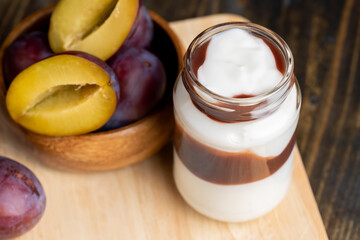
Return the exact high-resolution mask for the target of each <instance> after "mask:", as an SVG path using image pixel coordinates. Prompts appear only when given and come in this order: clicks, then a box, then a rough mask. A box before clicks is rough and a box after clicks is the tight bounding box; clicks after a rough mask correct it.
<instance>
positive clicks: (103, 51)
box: [49, 0, 140, 60]
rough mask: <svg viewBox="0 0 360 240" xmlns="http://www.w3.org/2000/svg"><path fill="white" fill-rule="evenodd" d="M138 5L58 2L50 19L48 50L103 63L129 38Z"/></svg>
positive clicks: (108, 0) (129, 1) (111, 0)
mask: <svg viewBox="0 0 360 240" xmlns="http://www.w3.org/2000/svg"><path fill="white" fill-rule="evenodd" d="M139 5H140V3H139V0H76V1H74V0H61V1H60V2H59V3H58V5H57V6H56V8H55V10H54V12H53V14H52V16H51V19H50V29H49V42H50V47H51V49H52V50H53V51H54V52H56V53H59V52H63V51H69V50H78V51H83V52H87V53H90V54H92V55H95V56H97V57H98V58H100V59H102V60H106V59H108V58H109V57H111V56H112V55H113V54H114V53H115V52H116V51H117V50H118V49H119V48H120V46H121V45H122V43H123V42H124V41H125V39H126V38H127V36H128V35H129V33H130V30H131V28H132V26H133V24H134V22H135V19H136V16H137V13H138V10H139Z"/></svg>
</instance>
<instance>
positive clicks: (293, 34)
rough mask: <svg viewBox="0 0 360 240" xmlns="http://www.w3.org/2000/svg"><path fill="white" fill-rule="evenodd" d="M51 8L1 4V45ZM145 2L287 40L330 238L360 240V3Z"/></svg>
mask: <svg viewBox="0 0 360 240" xmlns="http://www.w3.org/2000/svg"><path fill="white" fill-rule="evenodd" d="M54 2H56V0H1V1H0V42H2V41H3V40H4V39H5V37H6V35H7V34H8V33H9V31H10V30H11V29H12V28H13V27H14V26H15V25H16V24H18V23H19V21H20V20H21V19H23V18H24V17H25V16H27V15H29V14H30V13H32V12H33V11H35V10H37V9H39V8H42V7H44V6H47V5H48V4H50V3H54ZM144 3H145V5H147V6H148V8H149V9H152V10H154V11H155V12H157V13H159V14H160V15H161V16H163V17H164V18H165V19H167V20H169V21H173V20H179V19H184V18H189V17H196V16H203V15H209V14H214V13H219V12H227V13H235V14H240V15H242V16H245V17H246V18H248V19H250V20H251V21H253V22H255V23H258V24H261V25H263V26H266V27H268V28H270V29H272V30H274V31H275V32H277V33H279V34H280V35H281V36H282V37H283V38H284V39H285V40H286V41H287V43H288V44H289V46H290V48H291V49H292V52H293V54H294V57H295V70H296V75H297V78H298V80H299V82H300V85H301V88H302V92H303V106H302V112H301V117H300V122H299V127H298V144H299V147H300V152H301V154H302V157H303V160H304V163H305V167H306V171H307V173H308V175H309V177H310V183H311V186H312V188H313V191H314V193H315V197H316V201H317V203H318V206H319V208H320V213H321V215H322V218H323V221H324V224H325V227H326V230H327V232H328V235H329V238H330V239H339V240H343V239H344V240H347V239H349V240H355V239H360V187H359V186H360V61H359V54H360V1H358V0H344V1H342V0H330V1H327V0H315V1H314V0H283V1H280V0H263V1H258V0H255V1H254V0H252V1H251V0H177V1H175V0H174V1H168V0H144ZM0 130H1V131H7V130H6V129H0ZM3 133H4V132H0V134H3ZM0 144H6V143H0Z"/></svg>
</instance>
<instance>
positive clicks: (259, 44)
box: [198, 29, 282, 97]
mask: <svg viewBox="0 0 360 240" xmlns="http://www.w3.org/2000/svg"><path fill="white" fill-rule="evenodd" d="M281 79H282V74H281V73H280V72H279V71H278V69H277V68H276V62H275V58H274V55H273V53H272V52H271V49H270V48H269V46H268V45H267V44H266V43H265V42H264V41H263V40H262V39H260V38H257V37H254V36H252V35H251V34H249V33H248V32H247V31H245V30H242V29H231V30H228V31H224V32H222V33H219V34H217V35H215V36H214V37H213V38H212V39H211V41H210V44H209V46H208V48H207V52H206V59H205V61H204V63H203V65H202V66H200V68H199V70H198V80H199V82H200V83H201V84H202V85H204V86H205V87H206V88H207V89H209V90H210V91H212V92H214V93H217V94H219V95H221V96H224V97H233V96H236V95H240V94H250V95H259V94H261V93H264V92H266V91H269V90H271V89H273V88H274V87H275V86H276V85H277V84H278V83H279V82H280V80H281Z"/></svg>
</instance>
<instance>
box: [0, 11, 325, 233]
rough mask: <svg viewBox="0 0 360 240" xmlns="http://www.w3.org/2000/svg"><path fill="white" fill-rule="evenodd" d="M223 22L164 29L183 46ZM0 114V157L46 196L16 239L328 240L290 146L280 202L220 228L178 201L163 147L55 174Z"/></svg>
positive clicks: (182, 24)
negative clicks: (118, 164)
mask: <svg viewBox="0 0 360 240" xmlns="http://www.w3.org/2000/svg"><path fill="white" fill-rule="evenodd" d="M229 20H242V18H240V17H239V16H235V15H230V16H229V15H226V14H223V15H214V16H211V17H203V18H197V19H191V20H184V21H179V22H175V23H172V25H171V26H172V27H173V28H174V30H175V31H176V32H177V33H178V35H179V36H183V37H184V38H183V39H182V41H183V43H184V45H187V44H188V43H189V42H190V40H191V39H192V38H194V36H195V35H196V34H197V33H198V32H199V31H201V30H202V29H203V28H205V27H208V26H211V25H213V24H216V23H219V22H223V21H229ZM185 36H186V37H185ZM0 111H1V114H0V116H2V118H1V120H0V123H1V124H0V129H1V132H2V134H1V135H0V140H1V143H3V144H0V155H4V156H7V157H10V158H13V159H16V160H17V161H19V162H21V163H23V164H24V165H26V166H27V167H29V168H30V169H32V170H33V171H34V173H35V174H36V175H37V176H38V177H39V179H40V181H41V182H42V184H43V186H44V190H45V192H46V196H47V207H46V210H45V214H44V216H43V218H42V220H41V221H40V223H39V224H38V225H36V227H35V228H34V229H33V230H32V231H30V232H28V233H27V234H25V235H23V236H22V237H20V238H19V239H23V240H30V239H36V240H41V239H44V240H45V239H52V240H62V239H69V240H72V239H74V240H75V239H76V240H81V239H84V240H85V239H86V240H98V239H107V240H112V239H114V240H115V239H141V240H142V239H160V240H162V239H164V240H165V239H166V240H167V239H175V240H176V239H179V240H183V239H207V240H212V239H214V240H218V239H259V240H260V239H264V240H270V239H271V240H279V239H280V240H289V239H319V240H327V239H328V238H327V235H326V231H325V228H324V225H323V223H322V220H321V216H320V213H319V210H318V208H317V205H316V202H315V199H314V196H313V194H312V191H311V187H310V184H309V180H308V178H307V175H306V172H305V169H304V167H303V164H302V161H301V157H300V154H299V151H298V149H297V148H296V151H295V157H294V171H293V176H292V181H291V185H290V188H289V192H288V194H287V195H286V196H285V198H284V200H283V201H282V202H281V203H280V204H279V205H278V206H277V207H276V208H275V209H274V210H273V211H271V212H270V213H269V214H267V215H265V216H263V217H261V218H259V219H256V220H253V221H250V222H246V223H238V224H236V223H229V224H228V223H221V222H218V221H214V220H212V219H209V218H207V217H204V216H202V215H200V214H199V213H197V212H196V211H194V210H193V209H192V208H190V207H189V206H188V205H187V204H186V203H185V202H184V201H183V200H182V198H181V196H180V195H179V193H178V192H177V190H176V187H175V184H174V181H173V176H172V146H171V144H168V145H167V146H166V147H165V148H164V149H163V150H162V151H161V152H160V153H158V154H155V155H153V156H152V157H151V158H150V159H147V160H145V161H144V162H141V163H138V164H135V165H132V166H130V167H126V168H122V169H120V170H117V171H108V172H103V173H92V174H80V173H70V172H65V171H59V170H56V169H54V168H50V167H47V166H46V165H44V164H41V161H39V159H38V158H39V157H42V156H43V153H42V152H39V151H37V150H38V148H37V147H36V145H34V143H32V142H31V141H29V140H28V139H27V138H26V137H25V135H24V133H23V132H21V131H18V130H19V127H18V126H16V125H15V124H14V123H13V122H12V121H11V120H10V119H9V117H8V115H7V114H6V110H5V107H4V102H3V101H1V105H0Z"/></svg>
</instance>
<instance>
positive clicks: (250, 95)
mask: <svg viewBox="0 0 360 240" xmlns="http://www.w3.org/2000/svg"><path fill="white" fill-rule="evenodd" d="M251 97H255V95H252V94H239V95H235V96H233V98H251Z"/></svg>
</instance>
